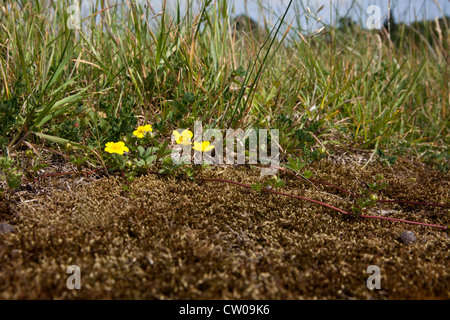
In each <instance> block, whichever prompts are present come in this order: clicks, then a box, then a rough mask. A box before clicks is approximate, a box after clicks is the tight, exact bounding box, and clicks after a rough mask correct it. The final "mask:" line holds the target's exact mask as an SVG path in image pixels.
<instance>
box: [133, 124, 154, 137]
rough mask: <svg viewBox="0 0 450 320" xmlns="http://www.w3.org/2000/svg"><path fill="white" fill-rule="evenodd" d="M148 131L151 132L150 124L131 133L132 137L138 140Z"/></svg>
mask: <svg viewBox="0 0 450 320" xmlns="http://www.w3.org/2000/svg"><path fill="white" fill-rule="evenodd" d="M149 131H153V129H152V126H151V125H150V124H147V125H145V126H140V127H137V129H136V130H135V131H133V135H135V136H136V137H138V138H143V137H144V134H146V133H147V132H149Z"/></svg>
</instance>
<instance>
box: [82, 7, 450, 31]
mask: <svg viewBox="0 0 450 320" xmlns="http://www.w3.org/2000/svg"><path fill="white" fill-rule="evenodd" d="M74 1H75V0H74ZM78 1H80V2H81V5H82V16H84V15H86V14H87V12H89V11H88V10H86V9H87V8H88V7H89V6H91V5H92V4H93V3H96V2H97V1H96V0H78ZM121 1H135V2H137V3H139V4H141V5H143V4H145V3H147V2H149V3H150V4H151V6H152V7H153V9H154V10H155V11H156V12H158V11H160V10H161V8H162V5H161V4H162V3H163V1H164V0H108V1H107V2H108V3H109V4H110V5H112V4H115V3H117V2H121ZM166 1H167V3H166V6H167V7H168V8H169V9H170V8H175V6H176V3H177V0H166ZM179 1H180V4H181V8H183V7H185V3H186V2H187V1H190V2H193V3H194V4H196V5H195V7H197V8H199V7H200V3H201V2H202V1H201V0H179ZM217 1H220V0H213V2H217ZM227 2H228V8H229V13H230V15H231V16H235V15H239V14H243V13H248V15H249V16H250V17H251V18H253V19H254V20H256V21H259V22H261V23H262V21H263V18H262V14H261V12H262V11H263V12H264V16H265V18H266V19H268V20H269V22H270V24H271V25H273V24H274V23H275V22H276V20H277V19H278V18H279V17H280V16H281V15H283V13H284V11H285V10H286V8H287V6H288V3H289V0H227ZM322 5H323V6H324V7H323V9H322V10H321V11H320V12H319V13H318V14H317V15H316V19H317V18H319V17H320V21H322V22H323V23H324V24H328V25H329V24H335V19H336V16H341V17H342V16H347V17H349V18H351V19H352V20H354V21H357V22H359V23H360V24H361V25H362V26H363V27H364V26H365V25H366V22H367V20H368V19H369V17H370V16H371V15H373V14H374V12H375V11H370V12H367V9H368V8H369V7H370V6H371V5H376V6H378V8H379V9H378V10H379V11H378V12H376V13H377V14H379V15H378V16H380V18H381V19H382V20H383V19H385V17H387V14H388V9H389V8H390V9H389V11H390V14H391V17H394V19H395V21H396V22H405V23H410V22H412V21H415V20H423V19H427V20H429V19H435V18H436V17H442V16H443V15H447V16H450V0H293V4H292V6H291V8H290V10H289V11H288V14H287V21H291V20H294V21H295V23H294V24H296V22H297V21H299V23H300V24H301V26H302V27H303V28H304V29H313V28H314V27H316V26H317V27H320V26H321V24H318V23H316V22H314V19H307V18H306V17H305V16H304V13H306V12H307V8H309V9H310V11H311V14H312V15H313V16H314V15H315V13H316V11H317V10H318V9H319V8H320V7H321V6H322ZM262 7H263V8H264V9H263V10H261V8H262ZM296 8H298V9H300V10H295V9H296ZM295 12H298V13H300V17H297V18H299V20H295V19H294V17H295ZM378 26H381V25H378Z"/></svg>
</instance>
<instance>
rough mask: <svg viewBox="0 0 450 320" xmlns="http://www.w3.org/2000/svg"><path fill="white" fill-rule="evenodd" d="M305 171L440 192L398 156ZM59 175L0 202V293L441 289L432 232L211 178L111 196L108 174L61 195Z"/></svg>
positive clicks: (339, 196) (327, 191) (438, 247)
mask: <svg viewBox="0 0 450 320" xmlns="http://www.w3.org/2000/svg"><path fill="white" fill-rule="evenodd" d="M309 169H310V170H312V171H313V172H314V173H315V175H314V178H316V179H319V180H324V181H328V182H331V183H334V184H336V185H339V186H341V187H343V188H346V189H349V190H352V191H354V192H356V191H358V188H364V187H365V186H364V185H365V183H370V182H373V181H375V176H376V175H378V174H383V176H384V178H385V180H384V181H385V182H387V183H388V185H389V186H388V188H386V189H384V190H383V191H382V194H381V196H382V198H383V199H387V198H389V199H397V200H415V201H427V202H436V203H445V202H446V201H447V202H448V199H449V189H450V188H449V183H450V179H449V177H448V176H445V175H442V174H439V173H436V172H432V171H429V170H427V169H426V168H424V167H422V166H418V165H414V164H411V163H407V162H399V163H398V164H397V165H395V166H393V167H385V166H381V165H373V166H372V167H367V168H365V169H364V170H363V169H361V168H360V167H357V166H353V167H347V166H344V165H341V166H339V165H335V164H332V163H331V162H328V161H325V160H323V161H320V162H318V163H316V164H314V165H313V166H312V167H311V168H309ZM203 175H204V176H205V177H210V178H212V177H215V178H226V179H230V180H234V181H239V182H243V183H247V184H252V183H254V182H256V181H262V177H261V176H260V175H259V170H252V169H250V168H247V167H237V168H225V169H224V168H214V169H212V170H210V171H206V172H204V173H203ZM279 176H280V177H281V178H282V179H284V180H285V181H286V185H285V186H284V187H282V188H281V189H280V190H281V191H284V192H289V193H293V194H298V195H302V196H307V197H311V198H314V199H317V200H321V201H324V202H327V203H329V204H332V205H334V206H337V207H339V208H343V209H347V210H348V209H349V208H350V207H351V198H350V197H349V196H348V195H347V194H345V193H341V192H340V191H336V190H333V189H331V188H330V187H327V186H320V185H319V186H317V187H313V186H312V185H311V184H310V183H307V182H304V181H302V180H300V179H297V178H295V177H293V176H292V175H289V174H287V173H280V174H279ZM64 179H66V180H64ZM67 179H68V178H67V177H62V176H61V177H52V178H51V179H50V178H49V179H48V180H46V181H44V182H42V183H41V184H40V185H39V186H38V185H35V186H33V188H31V189H33V190H38V191H34V192H31V191H29V192H25V191H24V192H22V193H21V194H20V198H21V201H18V200H16V201H15V202H11V203H10V204H9V210H10V211H12V213H10V214H8V215H6V214H3V211H2V216H1V219H0V220H3V221H0V222H8V223H10V224H13V225H14V226H15V227H16V230H17V231H16V232H15V233H10V234H4V235H0V264H1V266H2V267H1V271H0V279H1V281H0V298H3V299H10V298H18V299H36V298H43V299H48V298H52V299H60V298H82V299H98V298H105V299H119V298H125V299H305V298H306V299H311V298H319V299H350V298H357V299H371V298H374V299H434V298H437V299H449V298H450V273H449V268H448V267H449V265H448V261H449V244H450V240H449V237H448V235H447V234H446V233H445V232H442V231H440V230H438V229H433V228H429V227H423V226H415V225H405V224H402V223H393V222H388V221H380V220H369V219H349V218H348V217H347V216H345V215H342V214H340V213H337V212H334V211H332V210H330V209H327V208H323V207H320V206H317V205H315V204H313V203H308V202H303V201H300V200H298V199H293V198H289V197H282V196H278V195H272V194H261V193H257V192H255V191H253V190H250V189H246V188H242V187H239V186H235V185H230V184H224V183H218V182H205V181H203V182H192V181H189V180H187V179H179V178H175V177H166V176H157V175H152V174H149V175H146V176H142V177H138V178H136V179H135V180H134V182H133V183H130V185H129V189H130V192H124V191H123V189H122V185H123V182H122V180H121V179H119V178H115V177H110V178H103V179H101V180H98V181H85V183H83V184H79V185H78V187H77V186H76V185H77V184H76V183H74V181H75V180H73V181H69V182H70V183H69V184H70V185H71V190H68V189H67V188H66V189H64V188H63V186H64V185H66V184H67ZM73 179H75V178H73ZM77 179H78V178H77ZM62 181H64V183H63V182H62ZM44 189H45V190H47V192H39V190H44ZM27 200H33V201H27ZM11 201H12V200H11ZM379 207H380V208H384V209H392V216H394V217H396V218H404V219H410V220H415V221H424V222H430V223H435V224H446V225H448V224H449V210H448V209H443V208H433V207H427V206H425V207H423V206H422V207H421V206H415V205H408V204H392V203H384V204H382V205H381V204H380V206H379ZM405 230H411V231H413V232H414V233H415V235H416V237H417V242H416V243H415V244H413V245H409V246H407V245H405V244H402V243H400V242H399V241H398V240H397V239H398V236H399V235H400V233H401V232H403V231H405ZM69 265H78V266H79V267H80V268H81V281H82V289H81V290H68V289H67V287H66V280H67V278H68V277H69V276H70V274H66V268H67V266H69ZM370 265H378V266H379V267H380V269H381V276H382V277H381V288H382V289H381V290H374V291H370V290H368V289H367V287H366V280H367V278H368V277H369V274H367V273H366V270H367V268H368V266H370Z"/></svg>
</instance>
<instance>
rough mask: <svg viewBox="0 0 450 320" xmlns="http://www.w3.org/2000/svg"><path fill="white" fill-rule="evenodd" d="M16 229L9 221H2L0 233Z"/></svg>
mask: <svg viewBox="0 0 450 320" xmlns="http://www.w3.org/2000/svg"><path fill="white" fill-rule="evenodd" d="M15 230H16V229H15V228H14V227H13V226H12V225H10V224H8V223H0V234H2V233H10V232H14V231H15Z"/></svg>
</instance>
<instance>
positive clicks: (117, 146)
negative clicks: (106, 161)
mask: <svg viewBox="0 0 450 320" xmlns="http://www.w3.org/2000/svg"><path fill="white" fill-rule="evenodd" d="M105 151H106V152H109V153H118V154H123V153H124V152H128V151H130V150H129V149H128V147H126V146H125V143H124V142H122V141H119V142H108V143H106V148H105Z"/></svg>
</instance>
